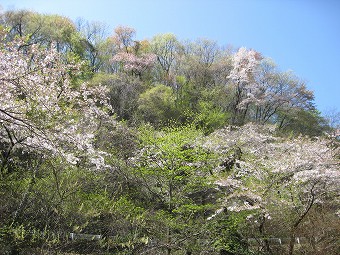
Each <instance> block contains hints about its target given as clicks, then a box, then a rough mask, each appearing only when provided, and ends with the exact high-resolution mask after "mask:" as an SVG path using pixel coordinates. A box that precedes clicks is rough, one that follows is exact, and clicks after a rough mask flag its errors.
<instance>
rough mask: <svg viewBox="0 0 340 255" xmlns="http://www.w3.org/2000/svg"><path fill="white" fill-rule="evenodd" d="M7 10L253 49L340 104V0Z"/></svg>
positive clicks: (202, 0)
mask: <svg viewBox="0 0 340 255" xmlns="http://www.w3.org/2000/svg"><path fill="white" fill-rule="evenodd" d="M0 5H1V6H2V8H3V9H4V10H9V9H17V10H18V9H23V8H24V9H30V10H34V11H37V12H40V13H48V14H60V15H65V16H67V17H69V18H71V19H73V20H75V19H76V18H78V17H81V18H84V19H85V20H89V21H102V22H104V23H106V24H107V25H108V27H109V32H110V31H112V30H113V28H114V27H116V26H118V25H125V26H131V27H133V28H135V29H136V31H137V39H148V38H151V37H153V36H154V35H156V34H159V33H167V32H172V33H174V34H176V35H177V36H178V38H180V39H183V40H186V39H189V40H196V39H197V38H207V39H211V40H215V41H217V42H218V43H219V44H220V45H221V46H227V45H232V46H233V47H235V48H237V47H241V46H244V47H247V48H253V49H255V50H257V51H259V52H261V53H262V54H263V55H264V56H266V57H270V58H272V59H273V60H274V61H275V62H276V63H277V65H278V66H279V67H280V69H281V70H282V71H286V70H293V71H294V73H295V74H296V75H297V76H298V77H300V78H301V79H303V80H305V81H306V82H307V85H308V88H309V89H311V90H313V91H314V93H315V103H316V105H317V107H318V109H319V110H321V111H322V112H327V111H329V110H331V109H336V110H337V111H339V110H340V1H339V0H281V1H279V0H120V1H119V0H96V1H90V0H1V1H0Z"/></svg>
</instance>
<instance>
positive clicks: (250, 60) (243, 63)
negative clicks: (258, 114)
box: [228, 47, 262, 124]
mask: <svg viewBox="0 0 340 255" xmlns="http://www.w3.org/2000/svg"><path fill="white" fill-rule="evenodd" d="M261 58H262V57H261V55H260V54H259V53H258V52H256V51H255V50H247V49H246V48H244V47H242V48H240V49H239V50H238V51H237V53H236V54H234V56H233V58H232V65H233V68H232V70H231V71H230V73H229V76H228V78H229V80H230V82H231V83H230V86H229V90H230V93H232V100H231V103H230V109H231V112H232V117H231V124H243V123H244V120H245V117H246V114H247V111H248V107H249V104H247V103H244V101H243V99H245V98H246V97H247V93H248V92H249V90H251V87H252V86H253V85H254V76H255V74H256V72H257V69H258V66H259V64H260V60H261Z"/></svg>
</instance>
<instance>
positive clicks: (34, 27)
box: [0, 11, 340, 255]
mask: <svg viewBox="0 0 340 255" xmlns="http://www.w3.org/2000/svg"><path fill="white" fill-rule="evenodd" d="M0 22H1V27H0V43H1V47H0V89H1V97H0V151H1V153H0V194H1V196H0V254H13V255H14V254H169V255H170V254H174V255H175V254H186V255H189V254H192V255H194V254H220V255H223V254H239V255H250V254H257V255H260V254H289V255H292V254H320V255H321V254H330V255H332V254H334V255H336V254H338V253H339V249H340V244H339V234H340V229H339V226H340V208H339V205H340V201H339V187H340V185H339V184H340V178H339V158H340V155H339V140H338V139H339V137H337V136H336V132H337V127H336V125H334V123H331V122H330V121H329V119H328V120H327V119H326V118H324V117H322V116H321V115H320V113H319V112H318V110H317V109H316V108H315V106H314V101H313V100H314V96H313V92H312V91H310V90H308V88H307V86H306V84H305V83H304V82H303V81H302V80H301V79H299V78H298V77H297V76H296V75H294V74H293V73H292V72H282V71H280V70H279V69H278V67H277V66H276V64H275V63H274V62H273V60H271V59H269V58H266V57H265V56H262V54H261V53H259V52H257V51H256V50H253V49H246V48H240V49H237V50H235V49H232V48H223V47H221V46H219V45H218V44H217V43H216V42H213V41H210V40H207V39H198V40H196V41H187V42H181V41H179V40H178V39H177V37H176V36H175V35H173V34H160V35H156V36H154V37H153V38H152V39H149V40H142V41H137V40H136V39H135V34H136V31H135V30H134V29H132V28H129V27H117V28H116V29H115V30H114V32H113V34H112V35H110V36H107V33H106V31H105V25H103V24H100V23H95V22H94V23H90V22H87V21H84V20H77V21H76V22H73V21H71V20H70V19H68V18H66V17H62V16H58V15H42V14H39V13H34V12H29V11H9V12H5V13H3V14H1V19H0ZM331 124H332V125H331Z"/></svg>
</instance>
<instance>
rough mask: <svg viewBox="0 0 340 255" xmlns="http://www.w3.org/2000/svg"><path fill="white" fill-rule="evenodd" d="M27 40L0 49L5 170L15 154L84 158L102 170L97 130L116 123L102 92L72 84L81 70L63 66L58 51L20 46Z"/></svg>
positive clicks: (72, 159) (76, 66) (0, 114)
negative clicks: (103, 124)
mask: <svg viewBox="0 0 340 255" xmlns="http://www.w3.org/2000/svg"><path fill="white" fill-rule="evenodd" d="M23 44H24V41H23V40H21V39H17V40H14V41H11V42H6V38H5V34H3V36H2V39H1V48H0V56H1V62H0V89H1V94H2V96H1V99H0V124H1V129H0V139H1V143H3V144H6V146H7V149H6V151H5V152H4V153H3V157H2V160H1V161H2V164H3V165H4V164H5V163H6V161H7V159H8V158H9V157H10V155H11V153H12V152H13V151H14V150H16V149H19V148H20V149H21V150H24V151H44V153H47V152H49V153H52V155H62V156H63V157H65V158H66V159H67V161H68V162H70V163H73V164H75V163H77V162H78V161H79V157H78V156H80V155H81V154H82V153H83V154H87V155H91V157H90V158H91V161H92V163H95V164H96V165H97V166H98V167H99V165H100V164H99V163H101V164H103V157H102V156H101V155H100V153H98V151H97V150H96V149H95V148H94V147H93V141H94V139H95V135H96V130H98V129H99V127H100V125H101V123H102V122H103V121H112V120H110V118H109V114H108V112H109V111H111V108H110V106H109V104H108V103H107V95H106V93H107V91H106V89H105V88H104V87H101V86H96V87H88V86H87V85H86V84H80V85H76V84H73V83H72V77H74V75H76V74H77V73H78V72H79V70H80V67H81V65H80V64H79V63H78V64H77V63H69V64H65V63H64V62H63V58H62V56H61V55H60V54H59V53H58V52H57V50H56V49H55V48H54V47H51V48H50V49H43V48H39V47H38V45H32V46H28V47H25V48H24V47H22V45H23Z"/></svg>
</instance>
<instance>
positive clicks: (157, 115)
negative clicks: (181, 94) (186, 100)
mask: <svg viewBox="0 0 340 255" xmlns="http://www.w3.org/2000/svg"><path fill="white" fill-rule="evenodd" d="M174 105H175V96H174V94H173V91H172V89H171V88H170V87H168V86H165V85H162V84H159V85H156V86H155V87H153V88H151V89H149V90H147V91H145V92H144V93H142V94H141V95H140V97H139V99H138V118H141V119H142V120H144V121H145V122H149V123H152V124H154V125H155V126H161V125H162V124H165V123H166V122H167V121H169V120H171V119H172V118H175V116H176V112H175V109H174Z"/></svg>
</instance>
